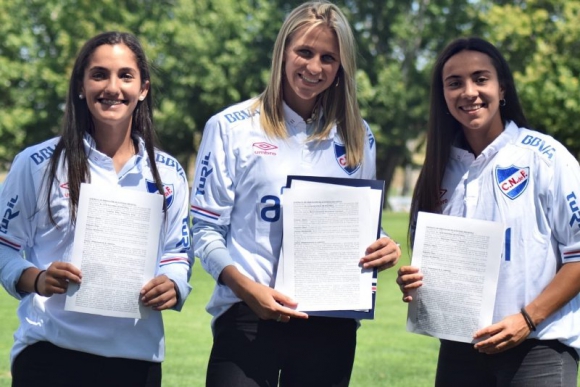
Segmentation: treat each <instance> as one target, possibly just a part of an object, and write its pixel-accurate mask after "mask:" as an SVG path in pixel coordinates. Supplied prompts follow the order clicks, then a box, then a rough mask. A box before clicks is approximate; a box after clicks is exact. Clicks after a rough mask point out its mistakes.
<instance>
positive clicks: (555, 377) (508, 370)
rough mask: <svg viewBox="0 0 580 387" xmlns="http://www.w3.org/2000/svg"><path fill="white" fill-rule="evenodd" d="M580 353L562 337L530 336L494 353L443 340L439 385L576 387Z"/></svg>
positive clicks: (438, 376)
mask: <svg viewBox="0 0 580 387" xmlns="http://www.w3.org/2000/svg"><path fill="white" fill-rule="evenodd" d="M577 376H578V353H577V352H576V350H575V349H574V348H571V347H568V346H566V345H564V344H562V343H561V342H559V341H558V340H545V341H544V340H536V339H527V340H524V341H523V342H522V343H521V344H520V345H518V346H516V347H514V348H512V349H508V350H507V351H505V352H500V353H498V354H494V355H486V354H484V353H479V352H478V351H476V350H475V349H474V348H473V344H467V343H458V342H453V341H448V340H441V347H440V349H439V361H438V364H437V376H436V380H435V386H436V387H455V386H470V387H535V386H549V387H576V378H577Z"/></svg>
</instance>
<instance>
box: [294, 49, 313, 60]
mask: <svg viewBox="0 0 580 387" xmlns="http://www.w3.org/2000/svg"><path fill="white" fill-rule="evenodd" d="M296 53H297V54H298V55H300V56H301V57H303V58H310V57H311V56H312V51H310V50H309V49H307V48H301V49H298V50H296Z"/></svg>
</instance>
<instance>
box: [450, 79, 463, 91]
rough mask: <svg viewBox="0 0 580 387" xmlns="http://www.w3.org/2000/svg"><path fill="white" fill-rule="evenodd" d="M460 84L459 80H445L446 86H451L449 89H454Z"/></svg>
mask: <svg viewBox="0 0 580 387" xmlns="http://www.w3.org/2000/svg"><path fill="white" fill-rule="evenodd" d="M460 85H461V82H459V81H458V80H451V81H449V82H447V87H449V88H451V89H455V88H457V87H459V86H460Z"/></svg>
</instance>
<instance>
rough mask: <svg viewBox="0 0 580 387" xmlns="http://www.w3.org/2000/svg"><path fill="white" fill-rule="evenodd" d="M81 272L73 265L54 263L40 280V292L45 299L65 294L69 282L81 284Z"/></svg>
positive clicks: (41, 275)
mask: <svg viewBox="0 0 580 387" xmlns="http://www.w3.org/2000/svg"><path fill="white" fill-rule="evenodd" d="M81 279H82V274H81V271H80V270H79V269H78V268H77V267H76V266H74V265H73V264H71V263H66V262H60V261H57V262H53V263H51V264H50V266H49V267H48V269H47V270H46V271H45V272H44V273H42V274H40V277H39V278H38V284H37V285H38V291H39V293H40V294H41V295H43V296H45V297H50V296H52V295H53V294H64V293H66V290H67V288H68V283H69V282H74V283H77V284H80V283H81Z"/></svg>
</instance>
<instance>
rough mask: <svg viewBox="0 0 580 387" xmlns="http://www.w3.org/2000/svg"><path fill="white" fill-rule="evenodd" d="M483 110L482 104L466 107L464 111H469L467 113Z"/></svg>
mask: <svg viewBox="0 0 580 387" xmlns="http://www.w3.org/2000/svg"><path fill="white" fill-rule="evenodd" d="M480 108H481V104H479V105H469V106H464V107H463V110H467V111H471V110H477V109H480Z"/></svg>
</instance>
